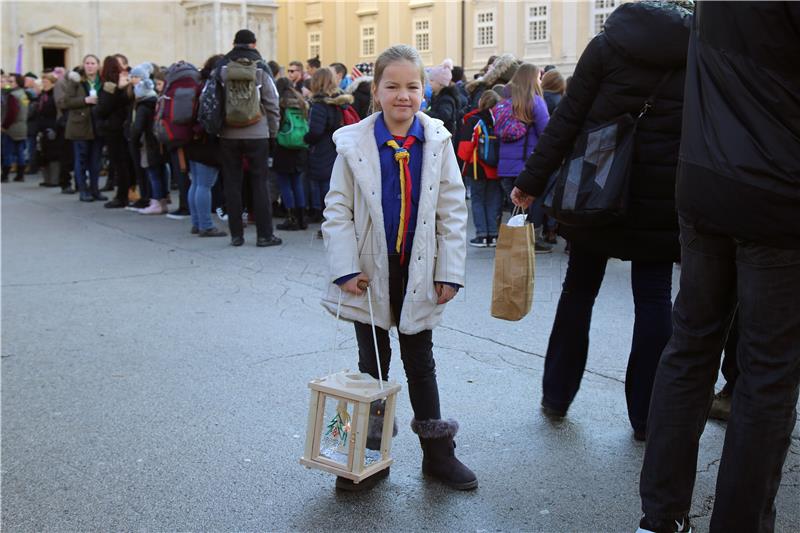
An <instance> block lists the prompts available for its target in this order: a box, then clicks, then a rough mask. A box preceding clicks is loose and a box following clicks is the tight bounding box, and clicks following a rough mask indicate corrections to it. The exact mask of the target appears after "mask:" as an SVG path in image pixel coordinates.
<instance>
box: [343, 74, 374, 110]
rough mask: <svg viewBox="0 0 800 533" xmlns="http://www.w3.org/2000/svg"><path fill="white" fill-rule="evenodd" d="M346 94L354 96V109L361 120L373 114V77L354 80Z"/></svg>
mask: <svg viewBox="0 0 800 533" xmlns="http://www.w3.org/2000/svg"><path fill="white" fill-rule="evenodd" d="M345 92H347V94H351V95H353V108H355V110H356V113H358V116H359V117H360V118H361V120H364V119H365V118H367V117H368V116H369V115H370V114H371V113H372V76H361V77H359V78H356V79H354V80H353V83H351V84H350V85H349V86H348V87H347V89H346V91H345Z"/></svg>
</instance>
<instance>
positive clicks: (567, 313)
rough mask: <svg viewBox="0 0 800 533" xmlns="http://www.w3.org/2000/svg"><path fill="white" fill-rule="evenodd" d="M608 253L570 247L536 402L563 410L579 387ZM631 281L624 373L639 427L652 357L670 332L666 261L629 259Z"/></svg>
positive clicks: (651, 375)
mask: <svg viewBox="0 0 800 533" xmlns="http://www.w3.org/2000/svg"><path fill="white" fill-rule="evenodd" d="M607 261H608V258H607V257H605V256H603V255H597V254H594V253H591V252H587V251H584V250H582V249H581V248H579V247H577V246H573V249H572V251H571V252H570V256H569V265H568V266H567V275H566V278H565V279H564V286H563V289H562V291H561V297H560V298H559V300H558V309H557V310H556V317H555V321H554V322H553V330H552V332H551V333H550V342H549V343H548V346H547V355H546V357H545V362H544V377H543V379H542V389H543V399H542V403H544V404H545V405H547V406H548V407H551V408H554V409H557V410H559V411H566V410H567V409H568V408H569V405H570V404H571V403H572V400H573V399H574V398H575V395H576V394H577V392H578V389H579V388H580V384H581V379H582V378H583V370H584V368H585V367H586V358H587V354H588V351H589V328H590V326H591V320H592V307H593V306H594V300H595V298H596V297H597V293H598V291H599V290H600V285H601V284H602V282H603V276H604V275H605V270H606V263H607ZM631 286H632V288H633V302H634V308H635V313H636V315H635V318H634V322H633V341H632V343H631V352H630V355H629V357H628V368H627V372H626V375H625V398H626V400H627V405H628V418H629V419H630V423H631V426H632V427H633V429H634V430H644V429H645V428H646V426H647V413H648V409H649V406H650V392H651V390H652V387H653V379H654V377H655V372H656V367H657V365H658V359H659V357H661V351H662V350H663V349H664V346H665V345H666V344H667V341H668V340H669V337H670V335H671V334H672V323H671V322H670V310H671V307H672V303H671V296H672V292H671V291H672V263H670V262H647V261H633V262H632V263H631Z"/></svg>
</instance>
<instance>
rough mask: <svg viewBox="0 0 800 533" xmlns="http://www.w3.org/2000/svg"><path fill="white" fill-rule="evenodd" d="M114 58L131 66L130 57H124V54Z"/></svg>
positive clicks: (115, 55) (116, 55)
mask: <svg viewBox="0 0 800 533" xmlns="http://www.w3.org/2000/svg"><path fill="white" fill-rule="evenodd" d="M114 57H115V58H117V59H121V60H122V62H123V63H125V64H126V65H130V62H129V61H128V57H127V56H125V55H122V54H114Z"/></svg>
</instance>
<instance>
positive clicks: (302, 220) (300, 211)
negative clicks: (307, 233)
mask: <svg viewBox="0 0 800 533" xmlns="http://www.w3.org/2000/svg"><path fill="white" fill-rule="evenodd" d="M294 218H295V219H296V220H297V227H298V228H300V229H308V224H307V223H306V210H305V209H304V208H302V207H295V208H294Z"/></svg>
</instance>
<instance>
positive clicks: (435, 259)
mask: <svg viewBox="0 0 800 533" xmlns="http://www.w3.org/2000/svg"><path fill="white" fill-rule="evenodd" d="M377 116H378V115H377V114H373V115H371V116H369V117H367V118H365V119H364V120H362V121H361V122H359V123H358V124H353V125H351V126H346V127H343V128H341V129H339V130H337V131H336V133H334V135H333V140H334V142H335V143H336V151H337V152H338V156H337V157H336V163H335V164H334V166H333V175H332V176H331V186H330V192H329V193H328V195H327V196H326V197H325V222H324V223H323V224H322V234H323V237H324V239H325V248H326V250H327V257H328V268H329V277H328V281H329V283H328V288H327V290H326V294H325V296H324V297H323V299H322V304H323V306H324V307H325V308H326V309H328V311H330V312H331V313H334V314H335V313H336V307H337V302H338V299H339V295H340V293H341V297H342V309H341V317H342V318H344V319H346V320H353V321H358V322H363V323H366V324H369V322H370V318H369V307H368V303H367V297H366V294H365V295H364V296H355V295H353V294H350V293H346V292H344V291H340V289H339V287H338V286H337V285H335V284H334V283H333V281H334V280H336V279H338V278H340V277H342V276H346V275H348V274H352V273H354V272H363V273H365V274H366V275H367V276H368V277H369V279H370V288H371V292H372V308H373V311H374V316H375V325H376V326H378V327H380V328H383V329H389V328H390V327H391V326H392V325H397V324H394V321H393V320H392V312H391V306H390V305H389V259H388V255H387V246H386V236H385V231H384V226H383V208H382V207H381V169H380V159H379V157H378V147H377V145H376V143H375V134H374V128H375V119H376V118H377ZM417 118H418V119H419V121H420V122H421V124H422V126H423V128H424V131H425V146H424V148H423V156H422V176H421V178H420V179H421V181H420V189H421V190H420V197H419V209H418V213H417V227H416V231H415V233H414V242H413V244H412V248H411V256H410V257H409V271H408V285H407V287H406V296H405V299H404V300H403V312H402V314H401V316H400V324H399V327H398V329H399V330H400V332H401V333H404V334H407V335H413V334H415V333H419V332H420V331H423V330H426V329H432V328H433V327H435V326H436V325H437V324H438V323H439V322H440V321H441V319H442V312H443V311H444V305H437V303H436V301H437V295H436V290H435V289H434V281H443V282H451V283H458V284H459V285H462V286H463V285H464V270H465V266H466V255H467V204H466V201H465V199H464V184H463V181H462V179H461V173H460V172H459V169H458V163H457V162H456V158H455V153H454V151H453V146H452V144H451V138H450V133H449V132H448V131H447V128H445V127H444V125H443V124H442V122H441V121H440V120H437V119H434V118H431V117H429V116H427V115H425V114H424V113H417Z"/></svg>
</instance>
